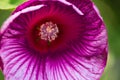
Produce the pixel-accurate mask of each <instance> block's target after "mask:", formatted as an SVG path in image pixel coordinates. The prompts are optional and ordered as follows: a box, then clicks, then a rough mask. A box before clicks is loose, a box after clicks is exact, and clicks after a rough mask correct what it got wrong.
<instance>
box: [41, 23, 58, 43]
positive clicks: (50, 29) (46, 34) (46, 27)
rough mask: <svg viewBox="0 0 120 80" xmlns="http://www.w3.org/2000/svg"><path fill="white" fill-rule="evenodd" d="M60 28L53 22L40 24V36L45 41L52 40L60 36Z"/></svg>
mask: <svg viewBox="0 0 120 80" xmlns="http://www.w3.org/2000/svg"><path fill="white" fill-rule="evenodd" d="M58 33H59V30H58V27H57V24H54V23H53V22H51V21H50V22H46V23H44V24H42V25H41V26H40V32H39V35H40V38H41V39H42V40H45V41H49V42H52V41H53V40H55V39H56V38H57V37H58V35H57V34H58Z"/></svg>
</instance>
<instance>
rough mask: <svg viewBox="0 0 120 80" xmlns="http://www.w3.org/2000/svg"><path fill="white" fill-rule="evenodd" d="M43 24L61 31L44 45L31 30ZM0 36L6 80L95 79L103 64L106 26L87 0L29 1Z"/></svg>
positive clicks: (17, 11)
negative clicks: (50, 25)
mask: <svg viewBox="0 0 120 80" xmlns="http://www.w3.org/2000/svg"><path fill="white" fill-rule="evenodd" d="M48 20H51V21H54V22H55V23H57V24H58V28H59V31H60V32H59V35H58V38H57V39H56V40H55V41H53V42H51V43H50V45H49V46H48V42H46V41H43V40H41V39H36V38H37V37H38V36H37V37H36V33H37V32H35V31H36V30H37V28H38V27H37V26H39V24H41V23H42V22H44V21H48ZM36 27H37V28H36ZM0 32H1V33H2V35H1V37H0V40H1V42H0V44H1V46H0V47H1V49H0V56H1V59H2V61H3V64H4V69H3V73H4V75H5V80H99V79H100V77H101V75H102V73H103V71H104V68H105V66H106V61H107V53H108V50H107V48H108V44H107V33H106V28H105V25H104V23H103V20H102V18H101V17H100V14H99V12H98V11H97V9H96V7H95V5H94V4H93V3H92V2H91V1H90V0H67V1H65V0H59V1H58V0H56V1H47V0H36V1H34V0H30V1H28V2H25V3H24V4H22V5H20V6H19V7H18V8H17V9H16V10H15V11H14V12H13V14H12V15H11V16H10V17H9V18H8V19H7V20H6V22H5V23H4V24H3V26H2V28H1V30H0ZM37 40H38V41H37Z"/></svg>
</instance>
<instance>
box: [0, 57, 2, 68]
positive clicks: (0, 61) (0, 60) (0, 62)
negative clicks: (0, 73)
mask: <svg viewBox="0 0 120 80" xmlns="http://www.w3.org/2000/svg"><path fill="white" fill-rule="evenodd" d="M0 70H3V62H2V59H1V57H0Z"/></svg>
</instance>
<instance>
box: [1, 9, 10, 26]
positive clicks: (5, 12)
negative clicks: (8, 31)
mask: <svg viewBox="0 0 120 80" xmlns="http://www.w3.org/2000/svg"><path fill="white" fill-rule="evenodd" d="M11 12H12V9H6V10H1V9H0V27H1V25H2V24H3V22H4V21H5V20H6V19H7V18H8V17H9V16H10V14H11Z"/></svg>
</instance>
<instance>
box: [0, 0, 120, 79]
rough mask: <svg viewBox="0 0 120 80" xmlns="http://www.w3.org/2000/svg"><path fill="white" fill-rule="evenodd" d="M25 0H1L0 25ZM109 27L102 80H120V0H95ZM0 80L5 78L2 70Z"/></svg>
mask: <svg viewBox="0 0 120 80" xmlns="http://www.w3.org/2000/svg"><path fill="white" fill-rule="evenodd" d="M23 1H25V0H0V26H1V25H2V23H3V22H4V21H5V20H6V18H7V17H8V16H9V15H10V13H11V11H12V10H14V8H15V7H16V6H17V5H19V4H21V3H22V2H23ZM93 1H94V2H95V4H96V5H97V7H98V8H99V10H100V13H101V15H102V17H103V19H104V21H105V24H106V27H107V29H108V39H109V56H108V62H107V67H106V68H105V71H104V73H103V75H102V77H101V80H120V36H119V35H120V0H114V1H113V0H93ZM0 80H4V78H3V75H2V73H1V72H0Z"/></svg>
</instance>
